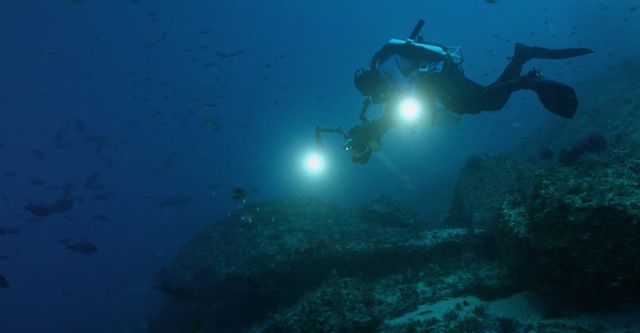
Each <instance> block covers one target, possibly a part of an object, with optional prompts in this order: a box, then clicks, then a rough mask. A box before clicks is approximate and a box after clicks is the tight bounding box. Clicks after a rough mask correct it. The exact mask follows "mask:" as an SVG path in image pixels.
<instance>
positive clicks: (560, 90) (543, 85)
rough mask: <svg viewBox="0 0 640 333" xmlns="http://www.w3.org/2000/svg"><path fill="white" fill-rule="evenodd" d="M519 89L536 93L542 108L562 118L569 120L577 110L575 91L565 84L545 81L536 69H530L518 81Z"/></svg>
mask: <svg viewBox="0 0 640 333" xmlns="http://www.w3.org/2000/svg"><path fill="white" fill-rule="evenodd" d="M519 84H520V88H521V89H530V90H533V91H535V92H536V95H538V99H539V100H540V102H541V103H542V105H544V107H545V108H546V109H547V110H549V111H551V112H552V113H553V114H555V115H558V116H560V117H562V118H567V119H571V118H573V115H574V114H575V113H576V110H577V109H578V97H577V96H576V92H575V90H573V88H571V87H569V86H568V85H566V84H563V83H560V82H557V81H553V80H547V79H545V78H544V75H542V72H540V71H539V70H537V69H532V70H531V71H529V73H527V75H525V76H521V77H520V79H519Z"/></svg>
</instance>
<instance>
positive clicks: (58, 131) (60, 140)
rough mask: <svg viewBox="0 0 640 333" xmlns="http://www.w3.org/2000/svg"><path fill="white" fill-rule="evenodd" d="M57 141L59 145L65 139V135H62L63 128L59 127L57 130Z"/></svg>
mask: <svg viewBox="0 0 640 333" xmlns="http://www.w3.org/2000/svg"><path fill="white" fill-rule="evenodd" d="M54 138H55V140H56V143H57V144H60V143H62V139H64V133H62V127H58V129H57V130H56V135H55V137H54Z"/></svg>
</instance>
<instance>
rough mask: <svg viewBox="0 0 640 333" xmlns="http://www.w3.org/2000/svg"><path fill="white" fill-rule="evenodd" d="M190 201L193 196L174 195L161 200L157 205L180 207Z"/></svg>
mask: <svg viewBox="0 0 640 333" xmlns="http://www.w3.org/2000/svg"><path fill="white" fill-rule="evenodd" d="M191 201H193V198H192V197H190V196H188V195H174V196H172V197H169V198H167V199H165V200H162V201H161V202H160V203H158V205H160V207H181V206H184V205H187V204H189V203H191Z"/></svg>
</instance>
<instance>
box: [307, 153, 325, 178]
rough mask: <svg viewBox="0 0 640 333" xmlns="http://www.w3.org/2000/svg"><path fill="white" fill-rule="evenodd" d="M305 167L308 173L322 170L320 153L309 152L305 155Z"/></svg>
mask: <svg viewBox="0 0 640 333" xmlns="http://www.w3.org/2000/svg"><path fill="white" fill-rule="evenodd" d="M305 167H306V169H307V171H308V172H310V173H318V172H320V171H322V169H323V168H324V160H323V158H322V155H320V154H318V153H311V154H309V155H307V158H306V159H305Z"/></svg>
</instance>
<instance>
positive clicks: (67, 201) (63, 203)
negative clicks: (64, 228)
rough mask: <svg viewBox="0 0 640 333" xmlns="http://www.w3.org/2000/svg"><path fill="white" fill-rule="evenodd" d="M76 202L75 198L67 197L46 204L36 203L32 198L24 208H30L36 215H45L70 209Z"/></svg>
mask: <svg viewBox="0 0 640 333" xmlns="http://www.w3.org/2000/svg"><path fill="white" fill-rule="evenodd" d="M74 202H75V199H73V198H66V197H65V198H62V199H59V200H58V201H56V202H54V203H53V204H50V205H46V204H38V205H34V204H33V203H31V200H29V203H28V204H27V206H26V207H25V208H24V209H26V210H28V211H29V212H31V214H33V215H35V216H39V217H45V216H49V215H51V214H55V213H62V212H66V211H68V210H70V209H71V208H72V207H73V203H74Z"/></svg>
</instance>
